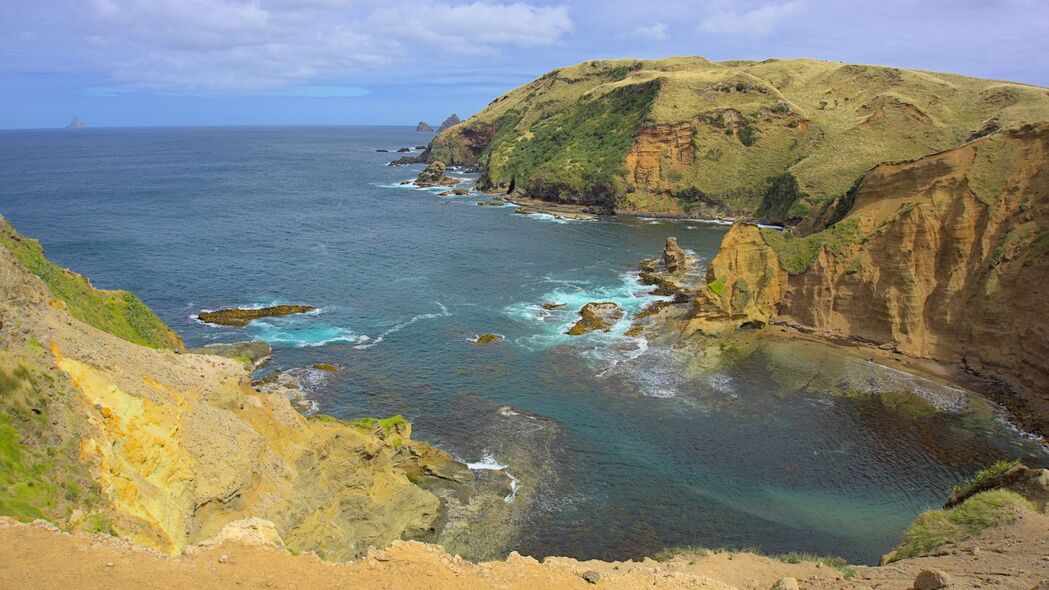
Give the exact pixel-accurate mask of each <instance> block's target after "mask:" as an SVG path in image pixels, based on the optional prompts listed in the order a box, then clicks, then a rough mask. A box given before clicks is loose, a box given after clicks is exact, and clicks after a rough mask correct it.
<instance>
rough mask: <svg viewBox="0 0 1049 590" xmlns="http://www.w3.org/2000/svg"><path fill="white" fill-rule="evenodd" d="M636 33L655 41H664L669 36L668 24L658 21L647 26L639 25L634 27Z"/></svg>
mask: <svg viewBox="0 0 1049 590" xmlns="http://www.w3.org/2000/svg"><path fill="white" fill-rule="evenodd" d="M634 34H635V35H637V36H639V37H645V38H648V39H652V40H653V41H664V40H666V38H667V26H666V25H664V24H663V23H656V24H654V25H649V26H647V27H638V28H636V29H634Z"/></svg>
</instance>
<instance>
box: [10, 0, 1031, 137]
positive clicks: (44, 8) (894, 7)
mask: <svg viewBox="0 0 1049 590" xmlns="http://www.w3.org/2000/svg"><path fill="white" fill-rule="evenodd" d="M1047 33H1049V0H910V1H907V0H878V1H873V2H872V1H867V0H863V1H861V0H836V1H831V0H770V1H752V0H738V1H733V0H708V1H692V2H679V1H674V0H664V1H662V2H646V1H645V0H634V1H632V2H622V1H605V2H599V1H591V0H584V1H578V2H575V1H562V2H546V1H541V0H522V1H520V2H505V1H494V0H493V1H487V0H476V1H471V2H454V1H451V0H444V1H436V0H413V1H402V0H383V1H377V2H372V1H365V0H0V128H41V127H59V126H63V125H65V124H66V123H68V122H69V120H70V119H71V118H72V117H73V116H74V115H78V116H80V117H81V119H83V120H84V121H85V122H86V123H87V124H88V125H89V126H150V125H246V124H273V125H284V124H414V123H415V122H416V121H419V120H426V121H429V122H431V123H439V122H440V120H441V119H443V118H444V117H445V116H447V115H448V114H449V113H452V112H456V113H458V114H459V115H462V116H466V115H469V114H472V113H473V112H476V111H477V110H479V109H481V108H482V107H483V106H484V105H485V104H487V103H488V102H489V101H490V100H491V99H492V98H494V97H495V96H497V95H499V94H501V93H502V92H504V91H506V90H508V89H510V88H513V87H515V86H519V85H521V84H523V83H525V82H528V81H529V80H531V79H533V78H535V77H537V76H539V75H541V74H543V73H544V72H546V71H548V70H550V69H553V68H555V67H558V66H563V65H569V64H573V63H577V62H580V61H585V60H589V59H608V58H619V57H638V58H653V57H665V56H669V55H702V56H704V57H707V58H710V59H714V60H725V59H765V58H769V57H781V58H792V57H812V58H820V59H829V60H835V61H842V62H850V63H871V64H884V65H894V66H900V67H910V68H919V69H926V70H934V71H947V72H956V73H962V74H968V75H973V76H979V77H988V78H997V79H1004V80H1012V81H1017V82H1026V83H1030V84H1036V85H1039V86H1049V34H1047Z"/></svg>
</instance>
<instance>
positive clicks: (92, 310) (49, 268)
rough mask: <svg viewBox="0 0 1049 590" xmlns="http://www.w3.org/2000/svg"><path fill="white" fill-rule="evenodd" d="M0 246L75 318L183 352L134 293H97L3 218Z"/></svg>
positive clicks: (176, 339) (132, 339)
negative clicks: (34, 276)
mask: <svg viewBox="0 0 1049 590" xmlns="http://www.w3.org/2000/svg"><path fill="white" fill-rule="evenodd" d="M0 244H2V245H3V247H5V248H7V249H8V251H10V252H11V253H12V254H13V255H14V256H15V258H17V259H18V261H19V262H20V263H21V264H22V265H23V266H24V267H25V268H26V269H27V270H29V272H31V273H33V274H35V275H36V276H38V277H40V278H41V279H43V281H44V283H45V284H46V285H47V288H48V289H49V290H50V291H51V294H52V295H53V296H54V297H55V299H57V300H59V301H61V302H62V303H63V304H65V306H66V308H68V309H69V312H70V313H71V314H72V315H73V317H75V318H77V319H78V320H80V321H82V322H84V323H86V324H89V325H91V326H94V327H95V328H98V329H99V330H103V331H105V332H109V333H110V334H113V335H114V336H119V337H121V338H123V339H125V340H128V341H130V342H134V343H135V344H141V345H143V346H149V347H151V348H181V347H182V340H181V339H180V338H179V336H178V334H177V333H175V331H174V330H172V329H171V328H169V327H168V326H167V325H165V324H164V322H163V321H161V320H160V318H159V317H157V315H156V314H155V313H153V310H151V309H149V308H148V307H146V305H145V304H144V303H142V301H141V300H140V299H139V298H138V297H136V296H135V294H134V293H129V292H127V291H103V290H99V289H95V288H94V287H92V286H91V283H90V282H89V281H88V280H87V279H86V278H85V277H83V276H81V275H79V274H77V273H74V272H72V271H69V270H66V269H64V268H62V267H60V266H58V265H57V264H55V263H53V262H51V261H50V260H48V259H47V258H46V257H45V256H44V249H43V248H42V247H41V246H40V242H38V241H36V240H32V239H29V238H26V237H24V236H21V235H19V234H18V232H16V231H15V229H14V228H13V227H12V226H11V224H10V223H8V222H7V221H5V220H3V219H2V218H0Z"/></svg>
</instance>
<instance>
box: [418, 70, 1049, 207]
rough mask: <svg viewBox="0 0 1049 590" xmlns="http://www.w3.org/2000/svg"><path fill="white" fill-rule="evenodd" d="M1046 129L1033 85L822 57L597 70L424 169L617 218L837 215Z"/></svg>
mask: <svg viewBox="0 0 1049 590" xmlns="http://www.w3.org/2000/svg"><path fill="white" fill-rule="evenodd" d="M1046 120H1049V92H1047V91H1046V89H1044V88H1037V87H1032V86H1027V85H1023V84H1014V83H1009V82H1000V81H993V80H979V79H974V78H967V77H963V76H957V75H952V74H940V73H930V72H922V71H915V70H906V69H901V68H892V67H878V66H862V65H846V64H841V63H834V62H823V61H816V60H805V59H800V60H789V61H784V60H766V61H761V62H755V61H728V62H711V61H708V60H706V59H703V58H699V57H683V58H670V59H663V60H651V61H646V60H615V61H591V62H585V63H582V64H578V65H575V66H571V67H566V68H560V69H557V70H553V71H551V72H549V73H547V74H545V75H543V76H541V77H540V78H538V79H536V80H534V81H532V82H530V83H528V84H526V85H524V86H522V87H520V88H517V89H515V90H512V91H510V92H508V93H506V94H504V95H502V96H500V97H498V98H496V99H495V100H493V101H492V102H491V103H490V104H489V105H488V107H487V108H485V109H484V110H483V111H482V112H480V113H478V114H477V115H475V116H473V117H470V118H469V119H467V120H466V121H464V122H463V123H461V124H458V125H455V126H454V127H451V128H446V129H442V131H441V132H440V133H439V134H438V135H437V137H436V138H435V139H434V140H433V142H432V143H431V145H430V146H429V149H428V150H427V152H426V154H425V157H426V158H427V159H429V160H431V161H432V160H441V161H443V162H445V163H446V164H468V165H477V166H478V167H479V168H480V170H481V178H480V181H479V184H480V186H481V187H482V188H483V187H487V188H489V189H491V190H502V191H509V192H517V193H521V194H524V195H526V196H532V197H539V198H543V199H547V200H552V201H567V202H574V203H582V204H586V205H595V204H601V205H603V206H605V207H606V208H607V209H609V210H612V209H621V210H634V211H669V212H687V213H693V214H720V215H735V216H757V217H761V218H766V219H777V220H784V221H791V222H796V221H799V220H804V219H809V218H816V217H819V216H820V215H821V214H822V213H825V212H826V210H827V207H828V204H829V203H834V202H835V201H836V200H838V199H840V198H842V197H843V196H844V195H846V194H847V193H848V191H849V189H850V187H852V186H853V184H854V183H855V182H856V181H857V179H858V178H860V177H861V176H862V175H863V174H864V173H865V172H866V171H867V170H869V169H870V168H871V167H873V166H875V165H878V164H880V163H882V162H887V161H898V160H901V159H912V158H918V157H922V156H926V155H929V154H933V153H935V152H938V151H941V150H945V149H950V148H953V147H957V146H960V145H962V144H963V143H965V142H966V141H968V140H969V139H972V138H975V137H978V136H980V135H983V134H987V133H989V132H991V131H993V130H995V129H999V128H1007V127H1012V126H1016V125H1019V124H1022V123H1030V122H1038V121H1046Z"/></svg>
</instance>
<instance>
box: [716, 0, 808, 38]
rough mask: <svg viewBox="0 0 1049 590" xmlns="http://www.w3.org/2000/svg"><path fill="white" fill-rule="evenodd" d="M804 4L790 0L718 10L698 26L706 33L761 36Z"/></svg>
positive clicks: (801, 8) (799, 0) (769, 31)
mask: <svg viewBox="0 0 1049 590" xmlns="http://www.w3.org/2000/svg"><path fill="white" fill-rule="evenodd" d="M805 5H806V2H805V0H791V1H790V2H784V3H782V4H774V3H768V4H763V5H761V6H759V7H757V8H754V9H751V10H746V11H742V12H740V11H734V10H720V11H718V12H715V13H714V14H712V15H710V16H708V17H707V18H705V19H703V21H702V22H701V23H700V25H699V28H700V29H702V30H703V31H706V32H708V33H717V34H727V35H743V36H748V37H763V36H765V35H768V34H770V33H772V32H773V31H774V30H775V29H776V28H777V27H778V26H779V25H780V24H781V23H782V22H783V21H785V20H787V19H789V18H790V17H792V16H794V15H795V14H797V13H798V12H801V11H802V10H803V9H804V8H805Z"/></svg>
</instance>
